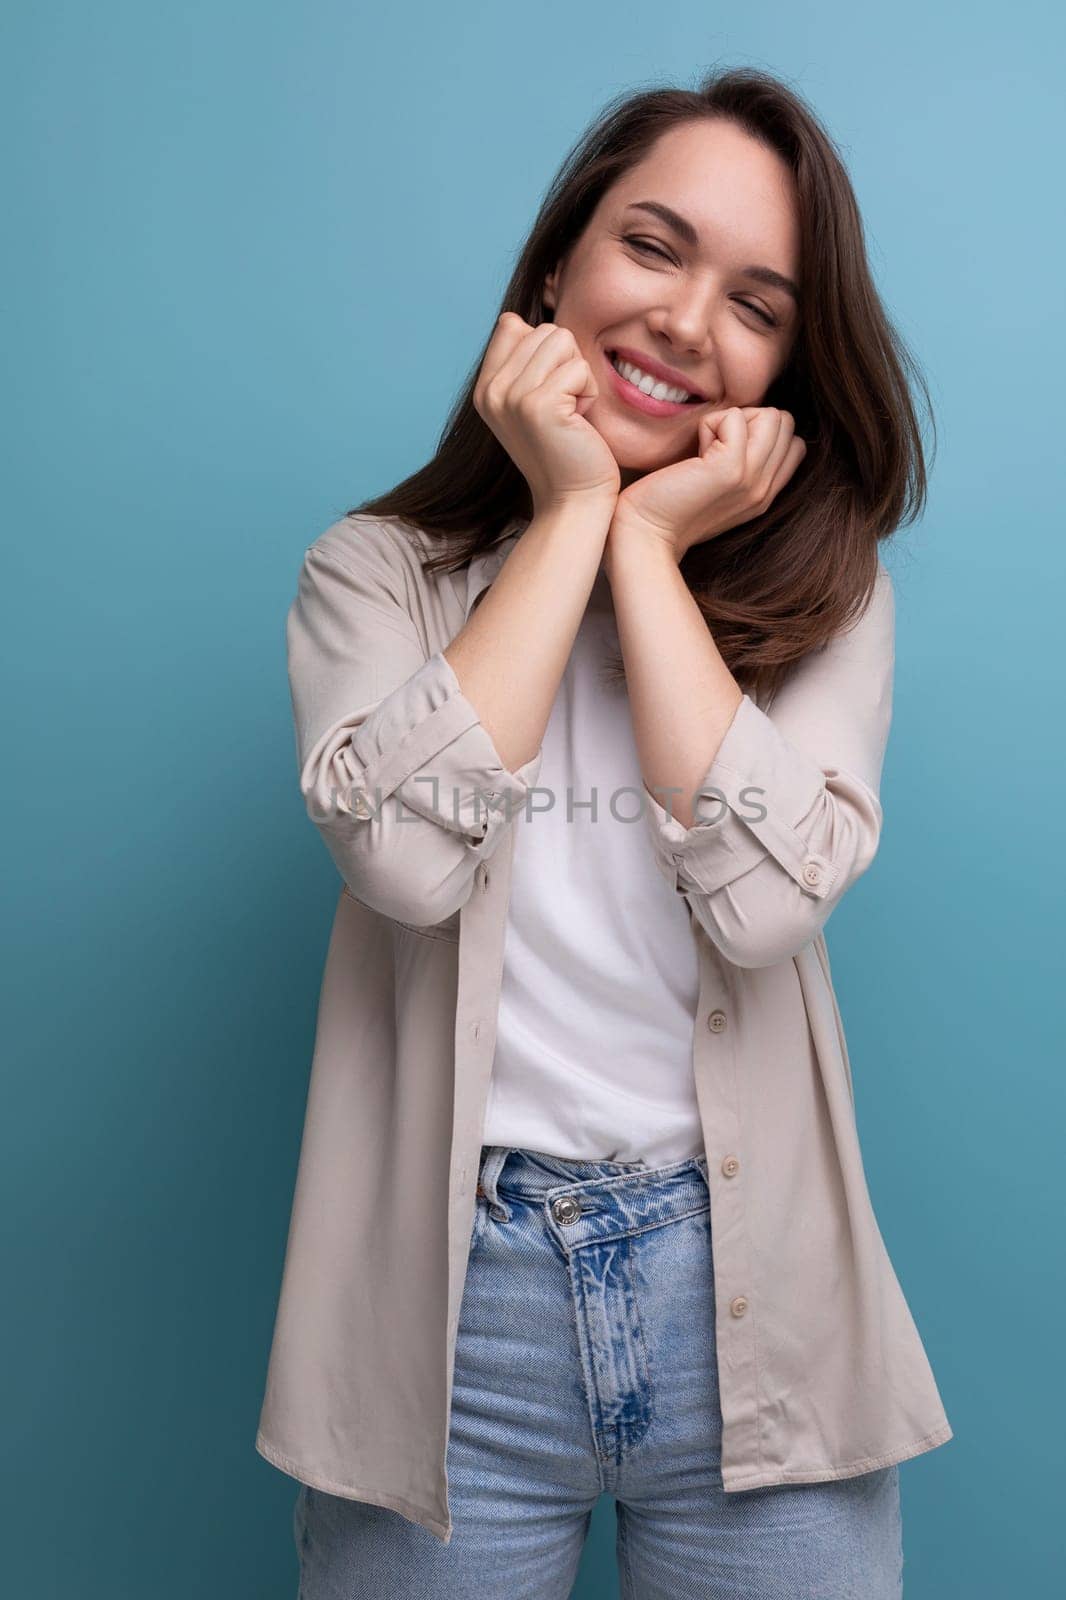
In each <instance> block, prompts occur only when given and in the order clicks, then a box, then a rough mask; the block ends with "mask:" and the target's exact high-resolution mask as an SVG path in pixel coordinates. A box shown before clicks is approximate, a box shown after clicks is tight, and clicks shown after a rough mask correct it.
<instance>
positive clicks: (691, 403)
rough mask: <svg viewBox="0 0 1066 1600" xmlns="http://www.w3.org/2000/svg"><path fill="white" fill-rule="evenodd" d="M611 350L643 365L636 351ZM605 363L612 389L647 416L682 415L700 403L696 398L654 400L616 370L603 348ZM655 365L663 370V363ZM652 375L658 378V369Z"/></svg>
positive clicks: (614, 348) (648, 369)
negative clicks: (632, 352)
mask: <svg viewBox="0 0 1066 1600" xmlns="http://www.w3.org/2000/svg"><path fill="white" fill-rule="evenodd" d="M611 350H613V354H615V355H621V358H623V360H626V362H629V360H631V362H632V363H634V365H635V366H642V363H640V362H637V357H635V352H634V354H631V352H627V350H626V349H623V347H619V346H613V347H611ZM642 362H647V357H642ZM603 365H605V366H607V376H608V382H610V386H611V389H613V390H615V394H616V395H618V398H619V400H624V402H626V405H629V406H632V408H634V411H643V414H645V416H680V414H682V413H683V411H695V408H696V405H698V402H695V400H680V402H677V400H653V398H651V395H645V394H643V390H642V389H637V386H635V384H631V382H629V379H626V378H623V374H621V373H619V371H616V370H615V366H613V363H611V358H610V354H608V352H607V350H603ZM655 365H656V366H659V371H661V363H655ZM650 370H651V368H650V366H648V365H643V366H642V371H650ZM667 371H669V368H667ZM651 376H653V378H658V376H659V373H658V371H656V373H651ZM663 382H674V379H672V378H669V379H667V378H664V379H663ZM680 387H682V389H687V387H688V386H687V384H680Z"/></svg>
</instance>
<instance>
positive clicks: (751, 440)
mask: <svg viewBox="0 0 1066 1600" xmlns="http://www.w3.org/2000/svg"><path fill="white" fill-rule="evenodd" d="M795 426H796V424H795V421H794V420H793V418H792V416H791V415H790V413H789V412H787V411H778V410H777V409H776V408H775V407H773V406H769V407H766V406H764V407H762V408H761V409H760V411H759V414H758V416H757V417H754V418H753V419H752V420H751V421H750V422H749V424H748V458H747V459H748V470H749V473H750V475H751V481H752V482H753V483H765V482H768V481H769V480H771V479H772V478H773V477H774V475H775V473H776V472H777V469H778V467H779V466H780V464H781V462H782V461H783V460H784V458H785V456H786V454H787V453H788V447H789V444H790V443H791V440H792V435H793V432H794V431H795Z"/></svg>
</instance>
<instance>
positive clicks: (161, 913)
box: [0, 0, 1066, 1600]
mask: <svg viewBox="0 0 1066 1600" xmlns="http://www.w3.org/2000/svg"><path fill="white" fill-rule="evenodd" d="M736 10H737V8H735V7H709V6H707V5H706V4H698V3H694V0H675V3H674V4H673V5H671V6H669V7H663V6H655V7H652V8H650V9H649V8H648V7H646V6H629V5H620V4H618V3H617V0H611V3H609V4H608V3H606V0H597V3H594V4H585V5H582V6H581V7H580V8H578V9H577V10H576V11H575V10H574V8H573V7H572V5H565V4H562V3H560V0H544V3H542V4H540V5H538V6H537V7H535V8H530V7H520V6H518V5H494V6H489V5H477V4H471V3H460V4H457V5H454V4H453V5H451V6H448V7H444V8H440V7H437V6H433V5H430V4H428V3H423V4H421V5H419V6H417V7H416V8H414V9H413V10H412V8H410V7H408V8H401V9H400V10H398V11H391V12H390V11H388V10H386V9H385V8H384V7H379V8H377V10H376V13H371V11H370V10H369V8H367V7H352V6H350V5H340V4H336V3H333V4H317V5H303V6H300V7H297V6H295V5H279V4H270V3H263V0H259V3H257V4H255V5H253V4H250V3H243V4H240V3H235V0H212V3H211V4H210V5H208V4H206V3H204V0H188V3H186V4H183V5H182V6H180V7H174V6H162V5H159V4H154V5H146V4H144V3H143V0H140V3H137V4H133V3H131V0H125V3H119V0H105V3H103V4H99V5H96V6H92V7H86V6H84V5H74V4H71V3H66V4H57V3H55V0H43V3H37V4H35V5H33V6H32V7H31V6H30V5H28V4H23V5H21V6H19V7H17V8H14V9H12V10H10V11H9V12H8V17H7V21H6V23H5V27H4V48H3V51H2V52H0V54H2V57H3V60H4V66H3V68H2V72H3V94H2V96H0V116H2V118H3V123H4V126H3V141H2V148H3V150H4V151H5V153H6V156H7V158H8V161H9V182H8V185H7V195H8V198H7V202H6V211H7V216H6V223H7V229H6V232H7V245H6V248H5V252H4V261H3V267H2V270H3V273H4V278H5V280H6V281H5V283H4V285H3V288H4V308H5V312H6V315H5V318H4V322H5V329H4V345H5V356H6V359H5V367H6V375H7V382H6V383H5V386H4V387H5V391H6V393H5V398H4V401H3V404H4V412H5V415H4V417H3V430H2V438H3V451H4V456H5V458H6V472H5V479H6V491H5V495H4V510H5V513H6V523H7V528H6V537H5V541H4V555H5V565H6V569H7V579H6V582H5V584H4V585H3V591H4V592H3V607H4V612H3V628H2V637H3V650H4V656H5V662H4V666H5V677H6V681H7V683H8V686H9V690H10V705H9V722H8V727H9V732H8V734H7V741H6V742H7V751H6V754H7V760H6V762H5V770H6V772H7V778H6V780H5V782H4V785H3V797H4V803H5V809H6V812H7V819H6V827H5V834H6V839H7V843H8V852H7V856H8V859H7V866H6V878H7V889H8V896H7V906H8V922H7V927H8V933H7V938H6V949H5V958H4V963H3V970H4V978H5V983H6V986H7V990H8V993H7V999H6V1013H5V1014H6V1017H7V1036H8V1040H9V1042H10V1045H11V1047H10V1048H9V1049H8V1050H7V1052H6V1054H7V1091H6V1105H5V1116H4V1118H3V1126H4V1141H5V1148H4V1151H3V1163H2V1165H3V1173H4V1181H5V1185H6V1188H7V1195H6V1200H5V1203H4V1207H3V1213H4V1223H5V1228H4V1233H5V1260H4V1263H3V1281H4V1284H5V1288H6V1289H7V1291H8V1292H7V1308H6V1312H5V1315H4V1317H3V1319H2V1323H0V1329H2V1337H3V1341H4V1345H5V1347H6V1348H5V1349H4V1351H3V1370H4V1372H5V1374H6V1375H7V1380H8V1381H7V1384H6V1393H5V1399H4V1430H3V1432H4V1448H3V1466H4V1473H5V1477H6V1480H7V1481H6V1483H5V1484H4V1486H3V1504H4V1507H5V1511H6V1512H7V1514H8V1516H9V1518H10V1519H11V1524H10V1526H11V1531H10V1532H9V1534H8V1537H7V1539H6V1540H5V1552H4V1566H5V1568H6V1572H5V1574H4V1582H5V1586H6V1588H7V1590H8V1592H10V1593H11V1594H13V1595H14V1594H17V1595H18V1596H20V1600H38V1597H45V1596H64V1597H66V1596H71V1595H75V1594H76V1595H78V1596H79V1597H81V1600H95V1597H97V1596H101V1597H102V1596H107V1597H108V1600H126V1597H130V1600H134V1597H135V1600H143V1597H145V1596H149V1595H150V1596H152V1597H158V1600H169V1597H171V1596H173V1597H179V1596H180V1597H182V1600H186V1597H187V1596H189V1595H191V1594H196V1595H198V1596H204V1597H207V1596H214V1595H217V1596H220V1597H221V1596H226V1597H227V1600H238V1597H245V1596H247V1597H252V1596H254V1597H257V1600H260V1597H261V1600H273V1597H277V1600H281V1597H289V1596H291V1595H293V1594H294V1593H295V1588H296V1561H295V1552H294V1548H293V1545H292V1537H291V1511H292V1502H293V1499H294V1496H295V1489H296V1485H295V1483H294V1482H293V1480H291V1479H289V1478H287V1477H285V1476H284V1475H282V1474H281V1473H279V1472H278V1471H277V1470H276V1469H274V1468H272V1467H271V1466H269V1465H268V1464H267V1463H266V1462H265V1461H263V1460H262V1459H261V1458H260V1457H259V1456H258V1455H256V1453H255V1451H254V1444H253V1440H254V1433H255V1427H256V1422H257V1418H258V1412H259V1406H260V1402H261V1398H262V1389H263V1382H264V1377H265V1370H266V1359H267V1354H268V1348H269V1341H270V1335H271V1329H272V1324H273V1316H274V1308H275V1303H276V1296H277V1291H278V1288H279V1283H280V1272H281V1264H282V1256H283V1251H284V1245H285V1236H286V1228H287V1224H288V1216H289V1207H290V1203H291V1198H292V1182H293V1178H294V1176H295V1170H296V1159H297V1152H298V1145H299V1137H300V1130H301V1126H302V1118H303V1109H304V1097H305V1092H306V1086H307V1075H308V1070H309V1066H310V1056H311V1046H312V1038H313V1027H314V1016H315V1006H316V1001H317V994H318V984H319V979H320V976H321V970H322V962H323V958H324V955H325V951H326V944H327V939H328V935H329V928H330V921H331V915H332V911H333V907H334V902H335V896H336V888H337V876H336V873H335V870H334V868H333V866H332V863H331V862H330V860H329V857H328V855H327V853H326V851H325V849H324V847H323V845H322V843H321V841H320V840H319V839H318V837H317V835H316V833H315V830H314V829H313V827H312V826H311V824H310V823H309V822H308V821H307V820H306V818H305V816H304V812H303V806H302V802H301V799H300V795H299V792H298V788H297V781H296V779H297V774H296V760H295V746H294V741H293V734H292V727H291V714H290V706H289V699H288V685H287V680H286V671H285V657H284V619H285V613H286V610H287V607H288V605H289V602H290V600H291V598H292V595H293V593H294V589H295V581H296V575H297V571H298V568H299V563H300V559H301V556H302V553H303V550H304V548H305V547H306V545H307V544H309V543H310V542H311V541H312V540H313V539H314V538H316V537H317V535H318V534H319V533H320V532H322V531H323V530H324V529H325V528H326V527H327V526H328V525H329V523H330V522H332V521H333V520H335V519H336V518H337V517H338V516H340V515H342V514H343V512H344V510H345V509H346V508H347V506H349V505H351V504H354V503H355V502H356V501H357V500H360V499H363V498H365V497H367V496H369V495H370V494H372V493H377V492H380V491H381V490H383V489H385V488H386V487H388V486H390V485H391V484H393V483H395V482H396V481H398V480H399V479H400V478H401V477H403V476H404V475H406V474H407V473H408V472H410V471H412V470H413V469H414V468H415V467H416V466H417V465H419V464H421V463H422V462H423V461H424V460H425V459H427V457H428V456H429V455H430V454H431V453H432V450H433V448H434V446H435V442H436V439H437V437H438V433H439V430H440V428H441V426H442V423H443V419H444V416H445V413H446V410H447V408H448V406H449V404H450V402H451V400H452V398H453V395H454V393H455V391H456V388H457V386H458V384H459V382H460V380H461V378H462V377H463V375H464V374H465V373H466V371H467V370H468V368H469V367H470V365H471V363H472V362H473V359H474V357H475V354H476V352H477V350H478V348H479V347H480V344H481V342H482V340H483V339H484V338H485V337H486V335H487V333H488V331H489V329H490V327H491V324H492V321H493V319H494V317H495V315H496V311H497V309H498V301H499V296H500V294H501V292H502V289H503V286H504V284H505V282H506V279H507V277H508V275H509V272H510V269H511V265H512V262H513V258H514V255H515V254H516V252H517V250H518V248H519V246H520V243H521V241H522V239H523V237H524V234H525V232H526V229H527V228H528V226H529V224H530V222H531V220H532V217H533V214H534V212H535V209H536V206H537V204H538V202H539V199H540V197H541V194H542V192H543V190H544V188H545V186H546V185H547V183H548V181H549V180H550V178H551V176H552V174H553V173H554V171H555V169H556V166H557V164H558V163H559V161H560V160H561V159H562V156H563V154H564V151H565V150H566V149H567V148H568V147H569V145H570V143H571V141H572V140H573V139H574V138H575V137H576V136H577V135H578V133H579V132H580V131H581V129H582V128H584V127H585V126H586V124H587V122H588V121H589V120H590V118H591V117H592V116H593V115H594V114H595V113H596V112H597V111H598V110H599V109H600V108H601V106H602V105H603V103H604V101H605V100H606V99H607V98H608V97H609V96H610V95H613V94H614V93H616V92H617V91H619V90H621V89H625V88H634V89H635V88H650V87H653V86H655V85H657V84H661V83H666V82H669V81H671V80H675V81H677V82H680V83H682V84H685V85H692V86H694V85H695V83H696V82H697V81H698V78H699V76H700V74H701V72H702V71H703V70H704V69H705V68H707V67H709V66H712V65H714V64H720V65H754V66H760V67H764V68H767V69H769V70H770V71H773V72H776V73H779V74H781V75H783V76H785V77H786V78H789V79H791V80H792V81H793V82H794V84H795V86H796V87H797V88H799V89H800V91H801V92H802V93H803V94H805V95H806V96H808V97H809V98H810V99H811V101H812V102H813V104H814V105H815V107H816V109H817V110H818V111H819V113H820V115H821V116H822V117H823V118H824V120H825V121H826V123H827V125H828V127H829V129H830V131H831V132H832V133H833V135H834V136H835V137H836V138H837V140H838V141H839V142H840V144H841V146H842V148H843V152H844V155H845V158H846V160H847V161H848V164H849V167H850V170H851V173H852V176H853V179H854V183H855V186H856V190H857V193H858V195H859V200H860V204H861V206H862V209H863V213H864V216H865V219H866V224H867V228H868V237H869V245H870V251H871V257H872V261H873V266H874V270H875V274H876V276H877V280H878V283H879V286H880V288H881V291H882V293H883V295H884V298H885V301H886V303H887V306H888V309H889V313H890V315H892V316H893V317H894V319H895V320H896V322H897V324H898V326H899V328H900V330H901V332H902V333H903V335H904V337H905V338H906V339H907V340H908V341H909V342H910V343H911V345H912V347H913V348H914V350H915V351H916V353H917V355H918V357H919V359H920V361H921V362H922V363H923V366H924V368H925V370H926V373H927V375H928V378H929V381H930V385H931V389H932V394H933V400H934V404H935V406H936V411H937V418H938V424H939V454H938V456H937V460H936V464H935V468H934V475H933V485H932V495H931V500H930V505H929V509H928V511H927V513H926V516H925V518H924V520H923V522H922V524H921V525H920V526H919V527H918V528H911V529H909V530H905V531H904V532H903V533H901V534H900V535H899V536H898V539H897V541H896V548H895V549H894V550H893V551H892V552H891V553H889V554H888V555H887V556H886V559H887V560H888V562H889V565H890V567H891V568H892V570H893V572H894V575H895V579H896V599H897V617H898V635H897V649H898V667H897V680H896V710H895V722H894V727H893V734H892V738H891V741H890V744H889V750H888V756H887V762H886V769H885V783H884V792H883V800H884V805H885V817H886V822H885V832H884V836H883V841H882V845H881V849H880V853H879V856H878V859H877V861H876V862H875V864H874V866H873V867H872V868H871V870H870V872H869V873H868V875H867V876H866V877H865V878H864V879H863V881H862V882H861V883H860V884H859V885H857V886H856V888H855V890H854V892H853V893H852V894H851V895H849V897H848V900H847V902H846V903H845V904H844V905H843V906H842V907H841V908H840V910H839V912H838V913H837V914H836V915H835V916H834V917H833V919H832V921H831V923H830V925H829V928H828V939H829V947H830V952H831V955H832V959H833V964H834V975H835V977H836V981H837V987H838V998H839V1001H840V1004H841V1009H842V1011H843V1014H844V1019H845V1024H846V1026H847V1029H848V1037H849V1042H850V1048H851V1057H852V1063H853V1068H854V1072H855V1080H856V1094H857V1103H858V1116H859V1127H860V1134H861V1136H862V1140H863V1149H864V1158H865V1164H866V1170H867V1176H868V1180H869V1185H870V1190H871V1194H872V1196H873V1200H874V1204H875V1208H876V1211H877V1214H878V1218H879V1221H880V1224H881V1228H882V1232H883V1234H884V1237H885V1241H886V1244H887V1246H888V1248H889V1252H890V1254H891V1256H892V1259H893V1261H894V1263H895V1265H896V1268H897V1272H898V1274H899V1277H900V1280H901V1282H902V1284H903V1287H904V1290H905V1293H906V1295H907V1298H908V1302H909V1304H910V1306H911V1309H912V1311H913V1313H914V1316H915V1319H916V1321H917V1323H918V1326H919V1329H920V1332H921V1334H922V1336H923V1340H924V1342H925V1344H926V1348H927V1350H928V1352H929V1356H930V1360H931V1362H932V1365H933V1368H934V1372H935V1374H936V1376H937V1380H938V1384H939V1386H940V1389H941V1393H942V1396H943V1399H944V1403H945V1407H946V1410H947V1413H948V1416H949V1418H950V1420H951V1422H952V1425H953V1427H954V1429H955V1433H956V1437H955V1439H953V1440H952V1441H950V1442H949V1443H948V1444H947V1445H945V1446H942V1447H940V1448H938V1449H937V1450H935V1451H933V1452H931V1453H930V1454H928V1455H926V1456H924V1457H921V1458H918V1459H917V1460H915V1461H912V1462H910V1463H905V1464H904V1465H903V1467H902V1469H901V1473H902V1476H901V1482H902V1486H903V1504H904V1539H905V1555H906V1566H905V1575H906V1581H907V1595H908V1600H926V1597H933V1596H942V1595H944V1594H945V1593H953V1594H965V1595H966V1596H968V1597H969V1600H981V1597H984V1596H989V1597H991V1596H995V1597H1000V1596H1003V1595H1004V1594H1008V1593H1010V1594H1030V1595H1034V1596H1035V1595H1042V1594H1047V1593H1050V1592H1052V1590H1053V1589H1054V1588H1056V1587H1057V1583H1058V1581H1060V1579H1061V1570H1062V1562H1063V1556H1064V1552H1063V1545H1062V1526H1063V1518H1062V1516H1061V1511H1060V1502H1061V1498H1062V1492H1063V1487H1064V1485H1063V1474H1062V1465H1061V1462H1062V1446H1061V1437H1062V1425H1063V1407H1062V1398H1063V1391H1062V1385H1061V1382H1060V1374H1061V1371H1062V1358H1061V1338H1062V1335H1061V1326H1062V1311H1063V1298H1064V1296H1063V1288H1064V1285H1063V1274H1062V1260H1063V1252H1062V1249H1061V1244H1060V1236H1061V1232H1062V1212H1061V1207H1060V1206H1059V1201H1060V1196H1061V1178H1060V1175H1061V1172H1062V1159H1061V1146H1062V1135H1061V1129H1062V1117H1063V1088H1062V1084H1063V1074H1062V1071H1061V1066H1062V1062H1061V1055H1060V1056H1058V1058H1057V1059H1056V1058H1055V1054H1054V1052H1053V1043H1054V1042H1055V1041H1056V1040H1057V1039H1059V1038H1061V1006H1062V993H1063V984H1062V968H1061V964H1060V963H1058V962H1056V960H1055V957H1056V955H1057V954H1058V953H1059V952H1060V950H1061V946H1062V939H1061V924H1060V912H1059V907H1060V903H1061V892H1062V875H1061V871H1060V860H1061V855H1062V849H1061V839H1062V827H1061V822H1060V804H1061V798H1062V792H1063V770H1062V759H1061V754H1060V747H1059V743H1058V739H1057V738H1056V737H1055V732H1054V730H1055V729H1058V728H1060V727H1061V724H1062V708H1063V696H1062V689H1063V669H1062V652H1063V643H1064V632H1066V630H1064V626H1063V621H1062V617H1063V594H1064V591H1063V582H1062V580H1063V542H1062V520H1061V506H1062V501H1063V489H1064V484H1063V476H1064V473H1063V456H1062V446H1061V432H1062V410H1061V395H1060V390H1061V374H1062V370H1063V353H1064V352H1063V336H1062V335H1063V313H1062V302H1061V282H1062V249H1063V238H1062V231H1063V230H1062V222H1061V214H1056V205H1055V201H1054V198H1053V197H1054V195H1055V194H1056V193H1057V192H1058V182H1057V180H1058V179H1059V177H1060V168H1061V150H1062V131H1063V129H1062V117H1061V99H1060V95H1059V90H1060V80H1061V78H1062V75H1063V64H1064V63H1063V51H1062V44H1063V38H1062V32H1061V22H1060V20H1059V18H1058V17H1056V15H1055V13H1054V12H1053V10H1052V7H1051V6H1050V5H1047V6H1041V5H1037V4H1032V3H1023V4H1014V5H1012V6H1011V7H1009V8H1008V10H1007V11H1006V12H1005V13H1004V12H1002V11H1001V10H1000V9H999V8H995V7H992V6H981V5H978V6H972V5H971V6H969V7H965V8H963V7H947V6H944V7H941V8H939V10H938V9H935V8H934V10H933V11H932V12H930V11H929V9H928V7H927V6H926V5H924V4H919V3H918V0H897V3H896V4H895V5H893V6H892V7H885V8H883V9H882V10H881V11H880V12H877V13H874V12H872V11H869V10H867V9H865V8H864V9H863V10H861V11H859V12H857V11H856V9H855V8H854V6H853V5H851V4H849V3H844V0H840V3H837V4H825V5H820V6H814V7H811V6H803V7H798V8H797V7H796V6H794V5H792V4H787V5H786V4H781V3H778V0H768V3H766V4H764V5H763V6H762V7H761V8H760V11H759V14H757V15H756V14H745V15H744V16H742V17H738V16H736V15H735V12H736ZM615 1584H616V1580H615V1577H614V1554H613V1507H612V1505H611V1503H610V1501H609V1500H607V1499H604V1500H602V1501H601V1503H600V1506H599V1508H598V1509H597V1512H596V1515H595V1517H594V1521H593V1525H592V1531H591V1534H590V1538H589V1542H588V1544H587V1546H586V1550H585V1555H584V1559H583V1562H582V1568H581V1577H580V1581H579V1585H578V1589H577V1590H576V1591H575V1592H576V1593H577V1594H578V1595H579V1596H581V1597H591V1596H601V1595H602V1596H607V1595H613V1594H614V1593H615V1592H616V1587H615Z"/></svg>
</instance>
